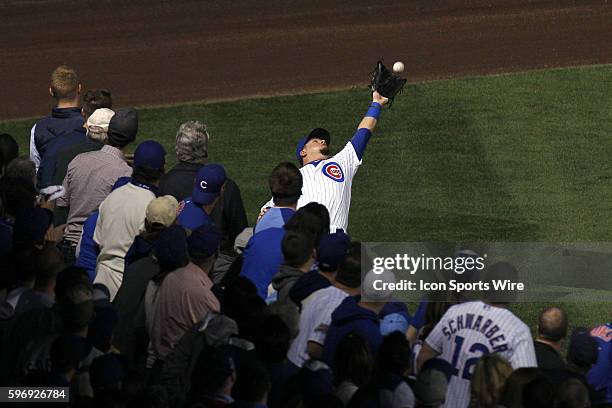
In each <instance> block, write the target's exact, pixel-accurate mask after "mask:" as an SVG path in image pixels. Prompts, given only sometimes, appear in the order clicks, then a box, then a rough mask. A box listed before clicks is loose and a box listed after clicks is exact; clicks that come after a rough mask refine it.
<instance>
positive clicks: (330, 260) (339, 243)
mask: <svg viewBox="0 0 612 408" xmlns="http://www.w3.org/2000/svg"><path fill="white" fill-rule="evenodd" d="M350 246H351V237H349V236H348V235H346V234H345V233H344V232H343V231H336V232H334V233H333V234H328V235H325V236H323V237H322V238H321V240H320V241H319V245H318V246H317V265H318V267H319V270H320V271H323V272H333V271H335V270H337V269H338V265H340V262H342V260H343V259H344V257H345V256H346V254H347V253H348V251H349V248H350Z"/></svg>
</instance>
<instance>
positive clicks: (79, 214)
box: [57, 145, 132, 244]
mask: <svg viewBox="0 0 612 408" xmlns="http://www.w3.org/2000/svg"><path fill="white" fill-rule="evenodd" d="M131 175H132V168H131V167H130V166H129V165H128V164H127V163H126V161H125V157H124V156H123V153H122V152H121V150H119V149H117V148H116V147H112V146H108V145H106V146H104V147H102V149H101V150H98V151H94V152H87V153H82V154H79V155H78V156H76V157H75V158H74V159H73V160H72V161H71V162H70V164H69V165H68V172H67V173H66V177H65V178H64V183H63V187H64V191H65V193H64V196H63V197H60V198H59V199H58V200H57V205H58V206H59V207H70V210H69V212H68V221H67V225H66V231H65V234H64V237H65V238H66V239H67V240H69V241H71V242H74V243H75V244H76V243H77V242H79V238H80V237H81V232H82V231H83V224H84V223H85V220H86V219H87V217H89V215H90V214H91V213H92V212H94V211H96V210H97V209H98V206H99V205H100V203H102V201H104V199H105V198H106V197H107V196H108V195H109V194H110V192H111V189H112V187H113V184H115V182H116V181H117V179H118V178H119V177H125V176H131Z"/></svg>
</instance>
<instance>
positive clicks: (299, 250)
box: [281, 231, 315, 268]
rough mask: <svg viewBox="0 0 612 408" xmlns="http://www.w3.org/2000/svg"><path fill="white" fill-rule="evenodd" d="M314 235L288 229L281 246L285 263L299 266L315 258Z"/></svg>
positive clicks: (295, 266)
mask: <svg viewBox="0 0 612 408" xmlns="http://www.w3.org/2000/svg"><path fill="white" fill-rule="evenodd" d="M314 246H315V242H314V237H313V236H312V235H310V234H308V233H305V232H301V231H287V232H286V233H285V236H284V237H283V241H282V244H281V248H282V251H283V258H284V263H285V265H289V266H292V267H294V268H299V267H301V266H303V265H305V264H306V263H307V262H308V261H309V260H312V259H313V251H314Z"/></svg>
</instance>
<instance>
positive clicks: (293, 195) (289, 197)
mask: <svg viewBox="0 0 612 408" xmlns="http://www.w3.org/2000/svg"><path fill="white" fill-rule="evenodd" d="M268 184H269V186H270V192H271V193H272V198H273V199H274V204H275V205H276V206H278V207H284V206H291V205H294V204H296V203H297V202H298V200H299V198H300V196H301V195H302V173H300V170H299V169H298V168H297V167H296V166H295V165H294V164H292V163H289V162H282V163H280V164H278V165H277V166H276V167H275V168H274V170H272V173H271V174H270V177H269V178H268Z"/></svg>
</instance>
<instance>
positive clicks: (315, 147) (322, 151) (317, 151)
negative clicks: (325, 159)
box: [304, 138, 329, 157]
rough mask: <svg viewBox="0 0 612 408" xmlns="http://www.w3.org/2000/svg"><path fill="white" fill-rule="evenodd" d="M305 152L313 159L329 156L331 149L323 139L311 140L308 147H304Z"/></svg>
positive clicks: (307, 144)
mask: <svg viewBox="0 0 612 408" xmlns="http://www.w3.org/2000/svg"><path fill="white" fill-rule="evenodd" d="M304 151H305V152H306V156H310V157H313V155H324V156H327V155H328V154H329V147H328V146H327V142H326V141H325V140H323V139H317V138H315V139H310V140H309V141H308V143H306V145H304Z"/></svg>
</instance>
